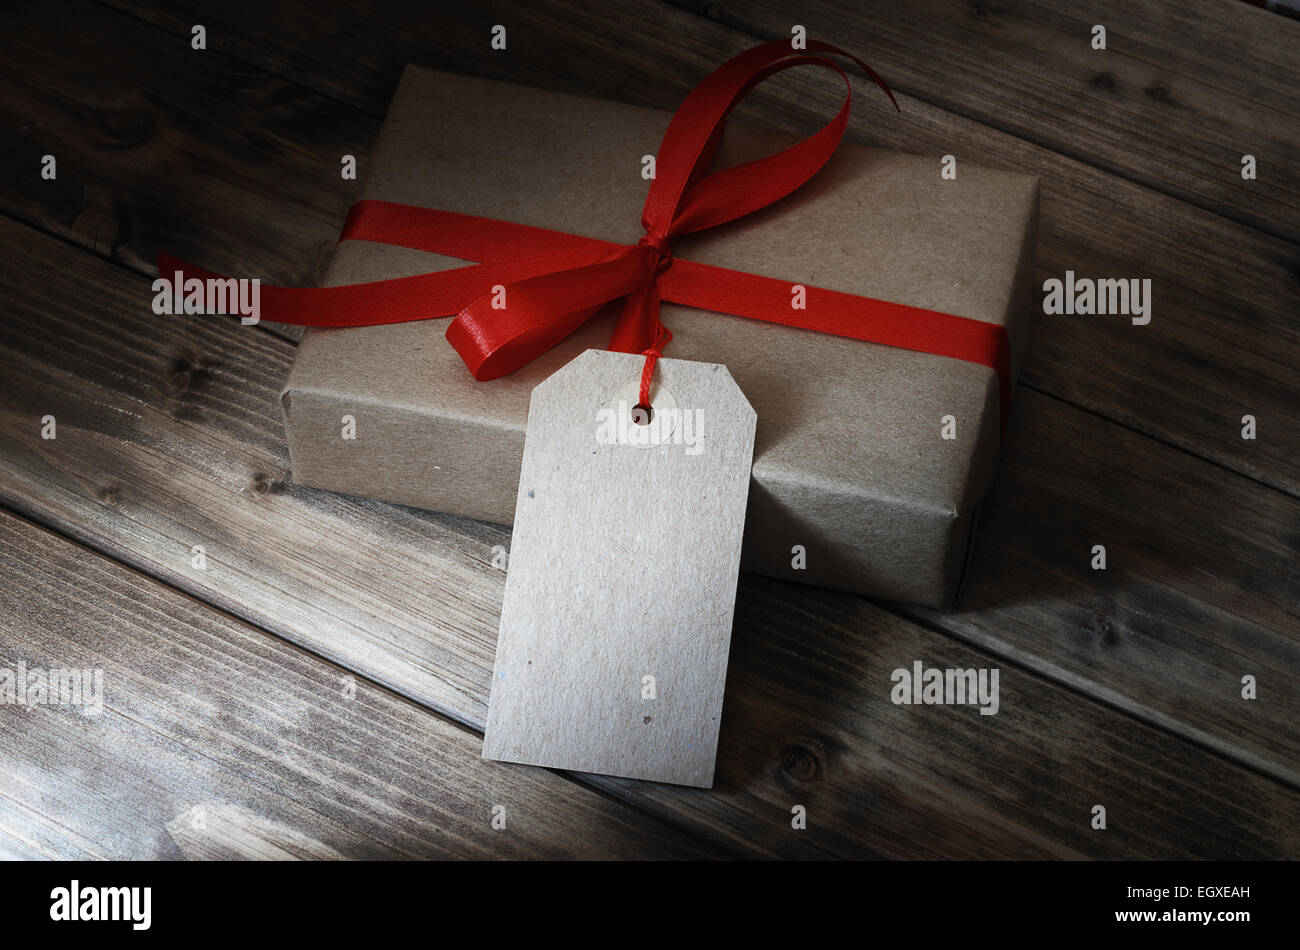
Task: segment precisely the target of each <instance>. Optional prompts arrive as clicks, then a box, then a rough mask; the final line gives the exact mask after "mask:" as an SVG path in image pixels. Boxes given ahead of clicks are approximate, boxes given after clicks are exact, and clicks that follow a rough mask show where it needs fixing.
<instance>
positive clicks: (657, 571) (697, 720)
mask: <svg viewBox="0 0 1300 950" xmlns="http://www.w3.org/2000/svg"><path fill="white" fill-rule="evenodd" d="M644 363H645V358H644V357H642V356H637V355H632V354H626V353H610V352H605V351H602V350H588V351H587V352H585V353H583V354H582V355H581V356H579V357H578V358H577V359H575V360H573V361H572V362H571V363H569V364H567V365H566V366H564V367H563V368H562V369H560V370H559V371H558V372H556V373H554V374H553V375H552V376H550V377H549V378H548V379H547V380H546V381H545V382H543V383H541V384H539V385H538V386H537V388H536V389H534V390H533V394H532V401H531V404H530V406H529V412H528V429H527V433H526V436H525V442H524V459H523V465H522V468H521V470H520V476H519V495H518V499H517V502H516V511H515V521H514V535H513V538H512V541H511V549H510V556H509V560H508V571H507V575H506V588H505V598H504V601H503V604H502V608H501V628H500V634H499V636H498V639H497V655H496V668H495V670H494V672H493V676H492V695H491V700H490V703H489V706H488V721H487V732H486V735H485V737H484V742H483V757H484V758H487V759H498V760H501V761H505V762H521V763H525V764H528V765H541V766H548V767H552V768H561V769H570V770H574V771H581V772H596V773H601V774H605V775H618V776H624V777H627V778H638V779H649V780H652V781H658V782H672V783H676V784H680V785H695V786H702V787H711V786H712V784H713V766H714V758H715V756H716V752H717V742H718V727H719V723H720V719H721V715H722V696H723V688H724V686H725V683H726V677H727V652H728V649H729V647H730V645H731V624H732V614H733V612H734V608H735V598H736V579H737V575H738V572H739V569H740V546H741V537H742V535H743V532H744V524H745V504H746V500H747V497H748V494H749V481H750V466H751V463H752V458H753V449H754V427H755V422H756V415H755V413H754V410H753V408H751V406H750V405H749V402H748V401H747V400H746V399H745V396H744V394H743V393H741V391H740V388H739V387H738V386H737V385H736V383H735V381H734V380H733V379H732V378H731V374H730V373H728V372H727V368H726V367H725V366H722V365H719V364H716V363H697V362H692V361H687V360H674V359H660V360H659V361H658V363H657V365H656V367H655V376H654V383H653V384H652V387H651V391H650V402H651V413H650V418H649V424H648V425H638V422H639V421H643V420H639V419H638V418H637V416H638V415H640V413H639V412H638V411H637V410H636V409H635V407H636V405H637V393H638V385H639V381H640V378H641V370H642V367H643V366H644Z"/></svg>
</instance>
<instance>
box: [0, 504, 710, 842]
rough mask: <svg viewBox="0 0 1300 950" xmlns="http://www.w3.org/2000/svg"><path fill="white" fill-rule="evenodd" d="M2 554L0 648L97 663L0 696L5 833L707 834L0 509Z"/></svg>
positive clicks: (56, 662)
mask: <svg viewBox="0 0 1300 950" xmlns="http://www.w3.org/2000/svg"><path fill="white" fill-rule="evenodd" d="M0 574H3V576H4V577H5V579H6V583H5V585H4V587H3V589H0V668H4V669H7V670H10V671H13V670H16V669H17V664H18V663H20V662H23V663H26V664H27V669H28V670H29V671H30V670H36V669H42V670H47V669H52V668H70V669H94V670H101V671H102V675H103V696H102V700H103V705H102V710H101V711H99V712H98V714H92V712H93V709H94V706H87V705H80V706H78V705H35V706H32V705H11V704H8V703H6V704H0V774H3V775H4V787H3V795H2V797H0V840H16V841H17V842H19V843H20V846H18V847H15V849H14V850H15V852H17V855H18V856H27V855H26V854H24V852H37V853H40V854H42V855H45V856H50V857H60V858H106V859H119V860H120V859H141V858H143V859H173V858H181V857H183V858H191V859H193V858H206V859H213V858H215V859H277V860H284V859H314V860H337V859H342V858H478V859H483V858H536V857H551V858H699V857H717V856H719V852H718V851H716V850H714V849H711V848H709V847H708V846H707V845H706V844H704V843H702V842H699V841H694V842H693V841H690V840H688V839H687V837H686V836H685V835H684V834H683V833H682V832H680V831H678V830H676V829H674V828H672V827H670V826H667V825H665V824H664V823H662V822H659V821H656V820H655V819H653V818H651V817H648V816H646V815H644V814H641V813H638V812H636V811H634V810H631V809H628V808H625V807H623V806H621V805H619V804H618V803H616V802H613V801H611V800H609V799H608V798H606V797H604V796H602V795H598V794H595V793H593V792H591V791H589V790H587V789H584V788H582V787H581V786H579V785H577V784H575V783H573V782H571V781H568V780H567V779H565V778H563V777H562V776H560V775H557V774H555V773H553V772H549V771H547V770H544V769H506V768H504V767H502V766H500V765H498V764H496V763H491V762H486V761H483V760H482V759H480V758H479V754H478V752H479V745H480V740H479V737H478V736H477V735H475V734H474V733H471V732H468V731H467V730H465V729H464V728H462V727H459V726H457V725H454V724H452V723H450V722H448V721H447V720H445V719H443V718H441V717H439V716H436V715H433V714H431V713H429V712H428V711H427V710H424V709H421V708H419V707H417V706H415V705H413V704H411V703H409V702H406V701H405V700H403V699H401V698H400V697H398V696H395V695H393V694H392V693H390V692H389V691H387V690H384V689H381V688H379V687H376V686H375V685H374V684H373V683H369V682H366V681H364V680H357V679H356V677H354V676H352V674H350V673H349V672H348V671H347V670H344V669H341V668H338V667H336V666H333V665H332V664H329V663H326V662H323V661H321V660H319V659H317V658H315V657H312V656H311V655H309V654H307V653H305V652H303V651H302V650H299V649H296V648H294V647H292V646H289V645H288V644H285V643H284V642H282V641H280V640H278V639H276V638H275V637H272V636H270V635H268V634H266V633H265V632H263V631H260V630H256V629H254V628H252V627H249V626H248V625H247V624H244V623H242V622H240V621H237V620H235V619H233V618H231V617H229V616H227V615H225V614H222V613H219V612H217V611H215V610H213V609H211V608H209V607H206V606H204V605H203V604H201V603H198V602H196V601H194V600H192V599H191V598H189V597H187V596H185V595H183V594H181V593H178V592H176V591H173V590H170V589H168V588H166V587H164V586H162V585H161V584H159V583H157V582H156V581H153V580H150V579H148V578H145V577H143V576H141V575H139V574H137V573H135V572H132V571H129V570H127V569H125V568H123V567H122V566H120V565H118V564H115V563H113V562H112V561H109V560H107V559H106V558H104V557H102V556H100V555H98V554H95V553H93V552H90V551H87V550H85V549H84V548H81V547H79V546H77V545H75V544H72V543H71V542H68V541H65V540H63V539H61V538H59V537H57V536H55V535H53V534H51V533H49V532H48V531H44V530H42V529H40V528H38V527H36V526H35V525H32V524H30V523H28V522H25V521H23V520H20V519H18V518H15V517H14V516H12V515H10V514H8V513H6V512H0ZM349 684H350V686H351V688H352V689H353V690H355V692H354V693H353V692H351V690H350V689H349ZM498 805H499V806H501V807H502V808H504V809H505V812H504V817H505V827H504V828H501V829H494V828H493V827H492V818H493V809H494V808H495V807H496V806H498ZM575 829H581V833H580V834H575V833H574V830H575ZM3 850H4V845H0V853H3Z"/></svg>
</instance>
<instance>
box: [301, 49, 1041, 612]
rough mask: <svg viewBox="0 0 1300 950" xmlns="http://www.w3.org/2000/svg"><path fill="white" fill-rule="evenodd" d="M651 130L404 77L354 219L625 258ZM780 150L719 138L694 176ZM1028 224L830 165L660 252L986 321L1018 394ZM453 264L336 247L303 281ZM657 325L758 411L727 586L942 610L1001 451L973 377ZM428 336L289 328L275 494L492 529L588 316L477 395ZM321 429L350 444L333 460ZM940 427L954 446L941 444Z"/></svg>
mask: <svg viewBox="0 0 1300 950" xmlns="http://www.w3.org/2000/svg"><path fill="white" fill-rule="evenodd" d="M872 107H873V106H862V105H860V106H859V109H862V108H872ZM874 107H875V108H878V109H879V110H880V112H881V116H882V117H881V121H890V115H891V114H892V113H889V112H887V111H886V110H887V107H885V106H880V105H876V106H874ZM669 118H670V113H668V112H662V111H658V110H652V109H643V108H639V107H636V106H629V105H623V104H620V103H614V102H606V101H604V100H598V99H589V98H584V97H579V96H573V95H568V94H565V93H558V92H550V91H546V90H541V89H533V88H528V87H523V86H516V85H512V84H508V83H501V82H496V81H492V80H485V79H477V78H473V77H469V76H461V75H456V74H451V73H444V72H439V71H434V70H428V69H422V68H418V67H414V66H409V67H407V69H406V72H405V73H404V75H403V77H402V80H401V83H400V85H399V86H398V89H397V93H396V95H395V96H394V99H393V103H392V106H391V107H390V109H389V113H388V117H387V119H386V120H385V123H384V127H383V130H382V132H381V134H380V137H379V141H378V143H377V144H376V147H375V150H374V153H373V157H372V159H371V162H370V167H369V169H368V172H367V174H366V184H365V189H364V197H367V198H377V199H383V200H387V201H395V202H402V203H406V204H414V205H422V206H425V207H432V208H441V209H444V210H447V211H453V212H460V213H464V214H474V215H481V216H485V217H490V218H501V219H505V220H510V221H517V222H520V223H522V224H529V225H536V226H539V227H545V228H552V229H555V230H560V231H568V232H572V233H576V234H583V235H587V236H589V237H594V238H600V239H603V240H607V241H617V242H620V243H626V244H633V243H635V242H636V241H637V239H638V238H639V237H640V236H641V234H642V229H641V226H640V218H641V206H642V204H643V203H644V201H645V194H646V189H647V187H648V185H649V183H648V182H647V181H645V180H643V179H642V177H641V169H642V156H644V155H650V154H653V153H654V152H655V150H656V149H657V147H658V144H659V140H660V139H661V137H662V136H663V132H664V129H665V128H666V126H667V124H668V121H669ZM794 138H795V136H793V135H787V134H782V133H777V132H772V131H768V130H761V129H753V128H746V127H742V126H738V125H735V124H734V123H732V124H729V126H728V129H727V132H726V134H725V136H724V139H723V144H722V148H721V149H720V151H719V155H718V163H719V165H718V166H715V167H720V165H725V164H734V163H736V162H738V161H742V160H749V159H751V158H757V157H760V156H761V155H764V154H770V153H771V152H773V151H776V150H779V149H780V148H783V147H784V146H786V145H788V144H789V143H790V142H792V141H793V140H794ZM1037 213H1038V183H1037V179H1035V178H1033V177H1031V176H1026V175H1019V174H1012V173H1008V172H1003V171H994V170H991V169H985V168H977V167H974V166H972V165H969V164H966V163H963V162H960V160H959V162H958V171H957V177H956V178H955V179H953V180H944V179H942V178H941V176H940V156H937V155H931V156H916V155H905V154H899V153H895V152H888V151H883V150H880V149H873V148H865V147H861V146H853V145H847V144H845V145H841V146H840V148H839V150H838V151H837V152H836V154H835V156H834V157H833V158H832V159H831V161H830V162H829V163H828V164H827V165H826V167H825V168H823V169H822V171H821V172H819V173H818V175H817V176H816V177H815V178H813V180H812V181H811V182H809V183H808V184H807V185H805V186H804V187H803V188H801V189H800V190H799V191H798V192H796V193H795V194H794V195H792V196H790V197H788V198H786V199H784V200H783V201H781V202H779V203H777V204H776V205H773V206H770V207H768V208H765V209H763V210H762V211H759V212H757V213H755V214H752V215H749V216H748V217H745V218H743V219H741V220H739V221H736V222H733V223H731V224H728V225H725V226H723V227H719V228H714V229H711V230H708V231H705V232H703V233H701V234H697V235H690V236H687V237H684V238H680V239H678V240H676V241H674V244H673V253H674V254H675V255H677V256H680V257H683V258H690V259H693V260H697V261H700V262H703V263H706V264H714V265H718V266H721V267H728V268H733V269H736V270H744V271H749V272H753V273H758V274H763V275H766V276H770V277H775V278H780V279H785V280H789V281H790V283H791V284H796V283H802V284H805V285H808V286H817V287H825V288H829V289H832V290H837V291H843V292H847V293H853V294H860V295H865V296H869V297H878V298H881V299H884V300H891V301H895V302H898V303H903V304H909V305H911V306H916V307H925V308H929V309H933V310H940V311H944V312H947V313H954V314H958V315H961V316H964V317H971V318H974V319H978V320H986V321H989V322H994V323H1000V324H1003V325H1004V326H1006V327H1007V330H1008V333H1009V334H1010V339H1011V356H1012V367H1013V372H1015V373H1018V370H1019V365H1020V359H1021V356H1022V354H1023V350H1024V336H1025V329H1026V323H1027V319H1028V307H1029V304H1030V302H1031V299H1032V288H1031V284H1032V277H1033V262H1034V240H1035V230H1036V224H1037ZM464 264H465V262H464V261H461V260H457V259H454V258H447V257H442V256H439V255H433V254H427V253H424V252H421V251H414V250H410V249H406V248H396V247H388V246H384V245H378V244H371V243H367V242H362V241H345V242H343V243H342V244H340V245H339V246H338V248H337V249H336V250H335V252H334V254H333V257H332V259H331V262H330V266H329V269H328V272H327V275H326V281H325V282H326V284H328V285H336V284H350V283H358V282H362V281H371V280H380V279H384V278H389V277H400V276H408V275H413V274H419V273H427V272H429V271H434V270H442V269H445V268H449V267H458V266H464ZM663 321H664V323H665V324H666V325H667V326H668V327H669V328H670V329H671V330H672V331H673V334H674V339H673V341H672V343H671V344H670V345H669V347H668V349H667V355H669V356H671V357H674V358H677V359H694V360H701V361H705V362H721V363H725V364H726V366H727V367H728V369H729V370H730V372H731V374H732V376H733V377H734V378H735V379H736V381H737V383H738V384H739V385H740V387H741V389H742V391H743V392H744V393H745V395H746V397H747V398H748V399H749V401H750V402H751V403H752V404H753V406H754V408H755V410H756V411H757V413H758V434H757V443H756V446H755V450H754V465H753V484H752V485H751V487H750V499H749V510H748V515H747V522H746V531H745V546H744V557H743V562H742V566H743V568H744V569H745V570H748V571H754V572H758V573H762V574H767V575H771V576H774V577H781V578H786V579H790V580H796V581H802V582H806V583H812V584H819V585H825V586H830V587H836V588H841V589H845V590H851V591H856V592H859V593H862V594H867V595H870V596H876V597H882V598H886V599H890V600H899V601H905V602H910V603H916V604H924V605H932V606H950V605H951V604H952V603H953V602H954V601H955V598H956V596H957V592H958V590H959V587H960V583H961V580H962V577H963V575H964V572H965V567H966V562H967V559H968V552H969V547H970V538H971V535H972V532H973V527H974V522H975V516H976V512H977V509H978V506H979V503H980V501H981V499H982V498H983V497H984V495H985V494H986V493H987V491H988V489H989V486H990V483H991V481H992V478H993V475H994V471H995V469H996V466H997V458H998V454H999V450H1000V442H1001V439H1000V435H999V423H998V418H999V416H998V391H997V380H996V377H995V374H994V373H993V371H992V370H990V369H987V368H985V367H982V366H977V365H974V364H970V363H966V362H962V361H959V360H954V359H950V358H946V357H941V356H934V355H930V354H926V353H913V352H909V351H906V350H900V349H895V348H892V347H885V346H880V345H876V344H870V343H863V342H860V341H856V340H848V339H842V338H837V337H833V336H829V335H826V334H820V333H814V332H810V331H806V330H797V329H792V328H788V327H780V326H776V325H772V324H765V323H760V322H757V321H752V320H746V319H743V318H739V317H731V316H723V315H720V314H715V313H708V312H703V311H696V310H691V309H689V308H684V307H678V306H674V305H670V304H665V305H664V307H663ZM446 327H447V321H446V320H430V321H421V322H417V323H410V324H399V325H392V326H381V327H360V328H355V329H346V330H309V331H308V332H307V334H306V335H305V336H304V338H303V341H302V345H301V347H300V349H299V353H298V357H297V360H296V362H295V364H294V367H293V370H292V372H291V374H290V377H289V380H288V382H287V384H286V386H285V389H284V394H283V400H282V402H283V408H284V417H285V428H286V432H287V435H288V442H289V452H290V457H291V462H292V468H293V477H294V481H295V482H297V483H299V484H302V485H308V486H313V487H317V488H325V489H330V490H332V491H339V492H346V493H350V494H356V495H362V496H366V497H373V498H380V499H384V500H388V501H393V502H398V503H401V504H406V505H413V506H416V507H421V508H430V509H434V510H437V511H444V512H449V513H452V514H456V515H461V516H465V517H469V518H477V519H481V520H486V521H492V522H497V523H500V524H509V523H510V520H511V518H512V517H513V511H514V502H515V492H516V489H517V487H518V479H519V466H520V460H521V458H522V454H523V444H524V426H525V422H526V419H527V414H528V399H529V393H530V392H531V390H532V388H533V387H534V386H535V385H536V384H537V383H538V382H540V381H541V380H543V379H545V378H546V377H547V376H548V375H549V374H550V373H552V372H554V371H555V370H556V369H557V368H559V367H560V366H562V365H564V364H565V363H567V362H568V361H569V360H571V359H572V358H573V357H575V356H576V355H577V354H579V353H581V352H582V351H583V350H585V349H588V348H603V347H604V346H605V345H606V344H607V342H608V339H609V334H610V330H611V328H612V318H610V317H602V318H598V319H596V320H593V321H592V322H591V323H590V324H588V325H587V326H586V327H584V328H583V329H581V330H580V331H579V332H577V333H576V334H574V335H573V336H572V337H570V338H569V339H568V340H566V341H565V342H564V343H562V344H561V345H559V346H557V347H556V348H554V349H553V350H551V351H550V352H549V353H547V354H545V355H544V356H542V357H541V358H539V359H537V360H535V361H534V362H533V363H531V364H529V365H528V366H526V367H524V368H523V369H522V370H520V371H518V372H516V373H514V374H512V375H510V376H507V377H505V378H503V379H498V380H493V381H490V382H476V381H475V380H474V379H473V377H471V376H470V374H469V372H468V370H466V368H465V366H464V364H463V363H462V362H461V361H460V358H459V357H458V356H457V355H456V353H455V351H454V350H453V349H452V348H451V346H450V344H448V343H447V341H446V339H445V338H444V336H443V334H444V333H445V331H446ZM345 415H350V416H352V417H353V418H354V419H355V420H356V425H355V429H356V438H355V439H343V438H341V431H342V421H341V420H342V417H343V416H345ZM949 415H951V416H953V417H954V418H955V420H956V438H955V439H944V438H942V437H941V430H942V426H943V418H944V417H945V416H949ZM593 490H598V486H593ZM665 516H666V517H671V512H665ZM796 546H799V547H802V549H803V551H804V559H803V560H804V562H805V566H804V567H803V568H802V569H796V568H795V566H794V565H795V562H796V557H795V551H794V549H795V548H796Z"/></svg>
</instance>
